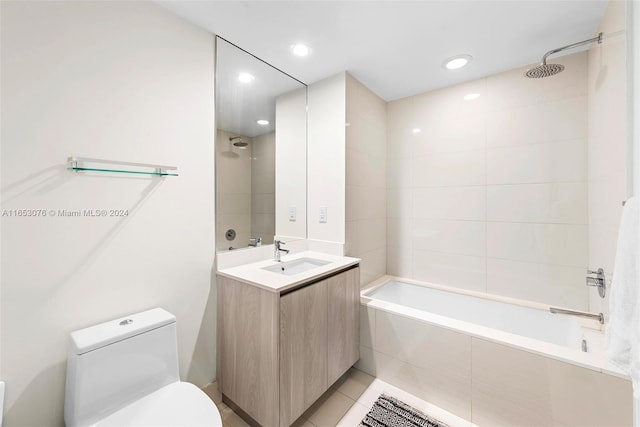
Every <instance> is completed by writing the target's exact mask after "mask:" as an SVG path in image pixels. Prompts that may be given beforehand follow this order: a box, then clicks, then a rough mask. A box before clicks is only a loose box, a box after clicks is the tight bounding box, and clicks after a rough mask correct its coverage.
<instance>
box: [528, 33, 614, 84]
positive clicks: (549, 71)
mask: <svg viewBox="0 0 640 427" xmlns="http://www.w3.org/2000/svg"><path fill="white" fill-rule="evenodd" d="M596 41H597V42H598V43H602V33H600V34H598V37H594V38H592V39H588V40H583V41H581V42H578V43H573V44H570V45H567V46H562V47H560V48H558V49H553V50H550V51H549V52H547V53H545V54H544V56H543V57H542V63H541V64H540V65H538V66H537V67H533V68H530V69H528V70H527V71H526V72H525V73H524V76H525V77H528V78H530V79H541V78H543V77H549V76H555V75H556V74H558V73H560V72H562V70H564V65H560V64H547V57H548V56H549V55H553V54H554V53H558V52H561V51H563V50H565V49H571V48H574V47H578V46H582V45H584V44H587V43H593V42H596Z"/></svg>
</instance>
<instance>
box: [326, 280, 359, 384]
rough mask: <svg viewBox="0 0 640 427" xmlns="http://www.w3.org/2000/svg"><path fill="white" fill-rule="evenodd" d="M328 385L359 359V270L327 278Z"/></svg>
mask: <svg viewBox="0 0 640 427" xmlns="http://www.w3.org/2000/svg"><path fill="white" fill-rule="evenodd" d="M327 288H328V300H327V304H328V316H329V319H328V326H327V338H328V344H327V349H328V352H327V375H328V377H327V383H328V385H329V386H331V384H333V383H334V382H336V380H337V379H338V378H340V376H341V375H342V374H344V373H345V372H346V371H347V370H348V369H349V368H350V367H351V366H353V364H354V363H356V362H357V361H358V359H359V358H360V311H359V310H360V308H359V307H360V268H352V269H351V270H348V271H346V272H344V273H342V274H339V275H337V276H333V277H331V278H329V279H327Z"/></svg>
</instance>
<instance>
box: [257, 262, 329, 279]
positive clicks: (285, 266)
mask: <svg viewBox="0 0 640 427" xmlns="http://www.w3.org/2000/svg"><path fill="white" fill-rule="evenodd" d="M330 262H331V261H325V260H322V259H315V258H298V259H294V260H292V261H288V262H280V263H278V264H274V265H270V266H269V267H262V269H263V270H267V271H271V272H273V273H279V274H284V275H286V276H293V275H294V274H300V273H304V272H305V271H309V270H312V269H314V268H318V267H321V266H323V265H327V264H329V263H330Z"/></svg>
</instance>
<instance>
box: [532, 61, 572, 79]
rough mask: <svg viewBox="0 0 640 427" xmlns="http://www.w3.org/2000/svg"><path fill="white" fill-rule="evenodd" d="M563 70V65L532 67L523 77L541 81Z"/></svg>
mask: <svg viewBox="0 0 640 427" xmlns="http://www.w3.org/2000/svg"><path fill="white" fill-rule="evenodd" d="M562 70H564V65H560V64H546V63H544V64H540V65H538V66H537V67H533V68H530V69H528V70H527V72H526V73H524V75H525V77H529V78H530V79H541V78H543V77H549V76H553V75H555V74H558V73H560V72H561V71H562Z"/></svg>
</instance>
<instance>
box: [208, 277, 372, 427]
mask: <svg viewBox="0 0 640 427" xmlns="http://www.w3.org/2000/svg"><path fill="white" fill-rule="evenodd" d="M359 275H360V269H359V267H358V266H355V267H351V268H349V269H347V270H343V271H339V272H337V273H334V274H333V275H330V276H328V277H322V278H319V279H315V280H312V281H310V282H307V283H302V284H300V285H299V286H297V287H295V288H293V289H287V290H285V291H283V292H277V291H272V290H268V289H264V288H260V287H257V286H255V285H252V284H248V283H244V282H242V281H238V280H234V279H231V278H228V277H223V276H220V275H218V354H219V369H218V383H219V386H220V389H221V391H222V394H223V400H225V401H226V402H227V403H228V404H229V405H230V406H231V407H233V408H234V409H236V410H239V411H238V412H239V413H240V414H241V415H248V416H249V417H251V418H252V419H253V420H254V421H255V422H257V423H259V424H260V425H263V426H268V427H271V426H289V425H291V424H292V423H293V422H294V421H295V420H296V419H297V418H298V417H300V415H302V414H303V413H304V411H305V410H307V409H308V408H309V407H310V406H311V405H312V404H313V403H314V402H315V401H316V400H317V399H318V398H319V397H320V396H321V395H322V394H323V393H324V392H325V391H326V390H328V389H329V387H330V386H331V385H332V384H333V383H334V382H335V381H336V380H337V379H338V378H340V376H341V375H342V374H344V373H345V372H346V371H347V370H348V369H349V368H350V367H351V366H352V365H353V364H354V363H355V362H356V361H357V360H358V358H359V336H360V333H359V328H360V322H359V299H360V286H359V283H360V280H359ZM243 412H244V414H243Z"/></svg>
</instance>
